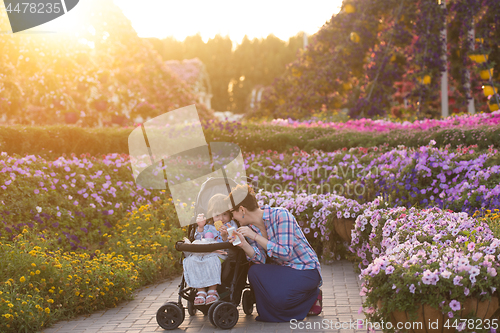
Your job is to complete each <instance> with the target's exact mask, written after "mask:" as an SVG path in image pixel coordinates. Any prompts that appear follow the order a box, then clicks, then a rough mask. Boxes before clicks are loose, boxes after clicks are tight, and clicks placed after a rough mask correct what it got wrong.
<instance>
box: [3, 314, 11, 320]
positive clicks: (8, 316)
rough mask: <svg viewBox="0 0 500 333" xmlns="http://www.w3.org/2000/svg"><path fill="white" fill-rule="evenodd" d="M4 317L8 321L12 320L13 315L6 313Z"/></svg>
mask: <svg viewBox="0 0 500 333" xmlns="http://www.w3.org/2000/svg"><path fill="white" fill-rule="evenodd" d="M2 316H4V317H5V318H7V319H9V318H11V317H12V315H11V314H10V313H6V314H4V315H2Z"/></svg>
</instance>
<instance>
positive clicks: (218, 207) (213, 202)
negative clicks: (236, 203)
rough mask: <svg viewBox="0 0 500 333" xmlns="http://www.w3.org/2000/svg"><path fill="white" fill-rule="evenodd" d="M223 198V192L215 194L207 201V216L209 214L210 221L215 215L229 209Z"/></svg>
mask: <svg viewBox="0 0 500 333" xmlns="http://www.w3.org/2000/svg"><path fill="white" fill-rule="evenodd" d="M225 198H226V196H225V195H224V194H216V195H214V196H213V197H211V198H210V200H209V201H208V216H211V218H212V221H213V217H214V216H215V215H218V214H222V213H224V212H227V211H228V210H229V205H228V204H227V202H226V201H224V199H225Z"/></svg>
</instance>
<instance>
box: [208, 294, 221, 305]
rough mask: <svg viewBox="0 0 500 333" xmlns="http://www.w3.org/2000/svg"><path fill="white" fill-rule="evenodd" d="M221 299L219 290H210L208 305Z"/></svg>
mask: <svg viewBox="0 0 500 333" xmlns="http://www.w3.org/2000/svg"><path fill="white" fill-rule="evenodd" d="M218 300H219V293H217V290H209V291H208V296H207V301H206V303H205V304H206V305H208V304H212V303H215V302H217V301H218Z"/></svg>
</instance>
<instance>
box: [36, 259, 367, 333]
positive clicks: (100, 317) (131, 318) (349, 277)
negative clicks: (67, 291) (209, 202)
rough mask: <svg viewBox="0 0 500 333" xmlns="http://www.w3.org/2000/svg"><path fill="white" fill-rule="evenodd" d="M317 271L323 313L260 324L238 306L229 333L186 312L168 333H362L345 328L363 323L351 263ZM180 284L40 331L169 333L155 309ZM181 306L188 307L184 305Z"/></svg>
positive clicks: (163, 285) (155, 287)
mask: <svg viewBox="0 0 500 333" xmlns="http://www.w3.org/2000/svg"><path fill="white" fill-rule="evenodd" d="M322 273H323V286H322V290H323V313H322V314H321V315H320V316H318V317H308V318H306V319H305V320H304V321H303V322H298V323H297V324H294V323H292V324H291V323H262V322H258V321H256V320H255V317H256V316H257V313H256V311H255V310H254V312H253V314H252V315H250V316H247V315H245V313H244V312H243V309H242V308H241V305H240V306H239V313H240V317H239V320H238V323H237V324H236V326H234V328H233V329H231V330H221V329H218V328H215V327H214V326H212V325H211V324H210V321H209V320H208V316H203V314H202V313H200V312H198V313H197V314H196V315H195V316H193V317H190V316H189V314H188V313H187V310H186V318H185V319H184V322H183V323H182V324H181V325H180V326H179V328H178V329H176V330H172V331H170V332H224V331H225V332H232V333H244V332H248V333H256V332H339V329H336V328H335V327H336V326H337V328H339V327H341V326H340V325H341V324H344V328H342V329H340V331H341V332H346V333H355V332H356V333H357V332H366V328H365V329H361V327H359V328H360V329H358V327H357V326H355V325H351V327H350V328H348V323H349V322H356V321H357V320H363V319H365V317H364V315H363V314H358V310H359V308H360V306H361V304H362V302H363V300H364V299H363V297H361V296H359V290H360V284H361V282H360V280H359V279H358V276H357V274H355V273H354V267H353V264H352V263H350V262H349V261H336V262H334V263H333V264H330V265H322ZM180 280H181V278H180V277H178V278H175V279H172V280H168V281H165V282H162V283H160V284H156V285H151V286H149V287H146V288H143V289H142V290H140V291H138V292H136V294H135V299H134V300H132V301H130V302H128V303H123V304H120V305H118V306H117V307H116V308H113V309H108V310H103V311H99V312H96V313H94V314H92V315H89V316H82V317H78V318H76V319H74V320H71V321H61V322H59V323H57V324H56V325H54V326H53V327H51V328H48V329H45V330H43V331H42V333H56V332H57V333H92V332H99V333H149V332H169V331H166V330H163V329H162V328H161V327H160V326H158V324H157V323H156V317H155V316H156V311H157V310H158V308H160V307H161V306H162V305H163V304H164V303H165V302H166V301H177V293H178V290H179V288H178V285H179V283H180ZM183 304H184V306H185V307H186V306H187V303H186V301H184V302H183ZM335 323H338V324H335ZM299 325H300V326H299ZM352 327H356V329H352Z"/></svg>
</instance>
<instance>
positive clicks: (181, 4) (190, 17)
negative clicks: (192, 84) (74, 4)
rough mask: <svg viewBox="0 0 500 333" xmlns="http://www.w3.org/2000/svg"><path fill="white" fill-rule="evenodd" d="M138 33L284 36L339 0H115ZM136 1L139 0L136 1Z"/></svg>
mask: <svg viewBox="0 0 500 333" xmlns="http://www.w3.org/2000/svg"><path fill="white" fill-rule="evenodd" d="M114 3H115V4H116V5H118V6H119V7H120V8H121V9H122V11H123V13H124V14H125V16H127V18H128V19H130V21H131V22H132V26H133V27H134V29H135V30H136V31H137V34H138V35H139V37H157V38H160V39H162V38H165V37H167V36H173V37H175V38H176V39H177V40H181V41H182V40H184V39H185V38H186V37H187V36H192V35H195V34H197V33H198V32H199V33H200V34H201V37H202V38H203V40H204V41H205V42H206V41H207V40H208V39H209V38H213V37H214V36H215V35H216V34H218V33H219V34H221V35H222V36H226V35H228V36H229V37H230V38H231V40H232V41H233V42H235V43H238V44H239V43H241V40H242V39H243V37H244V36H245V35H247V36H248V37H249V38H250V39H253V38H261V37H267V36H268V35H269V34H271V33H272V34H274V35H275V36H276V37H278V38H280V39H282V40H285V41H287V40H288V38H290V37H292V36H294V35H296V34H297V33H298V32H300V31H305V32H306V33H307V34H309V35H311V34H314V33H315V32H317V31H318V30H319V29H320V28H321V27H322V26H323V25H324V24H325V23H326V21H328V20H329V19H330V18H331V17H332V15H333V14H336V13H338V12H339V10H340V6H341V4H342V0H310V1H307V2H306V1H297V0H266V1H264V0H252V1H246V0H245V1H242V0H232V1H229V0H212V1H207V0H176V1H172V0H140V1H137V0H114ZM138 4H140V5H138Z"/></svg>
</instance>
